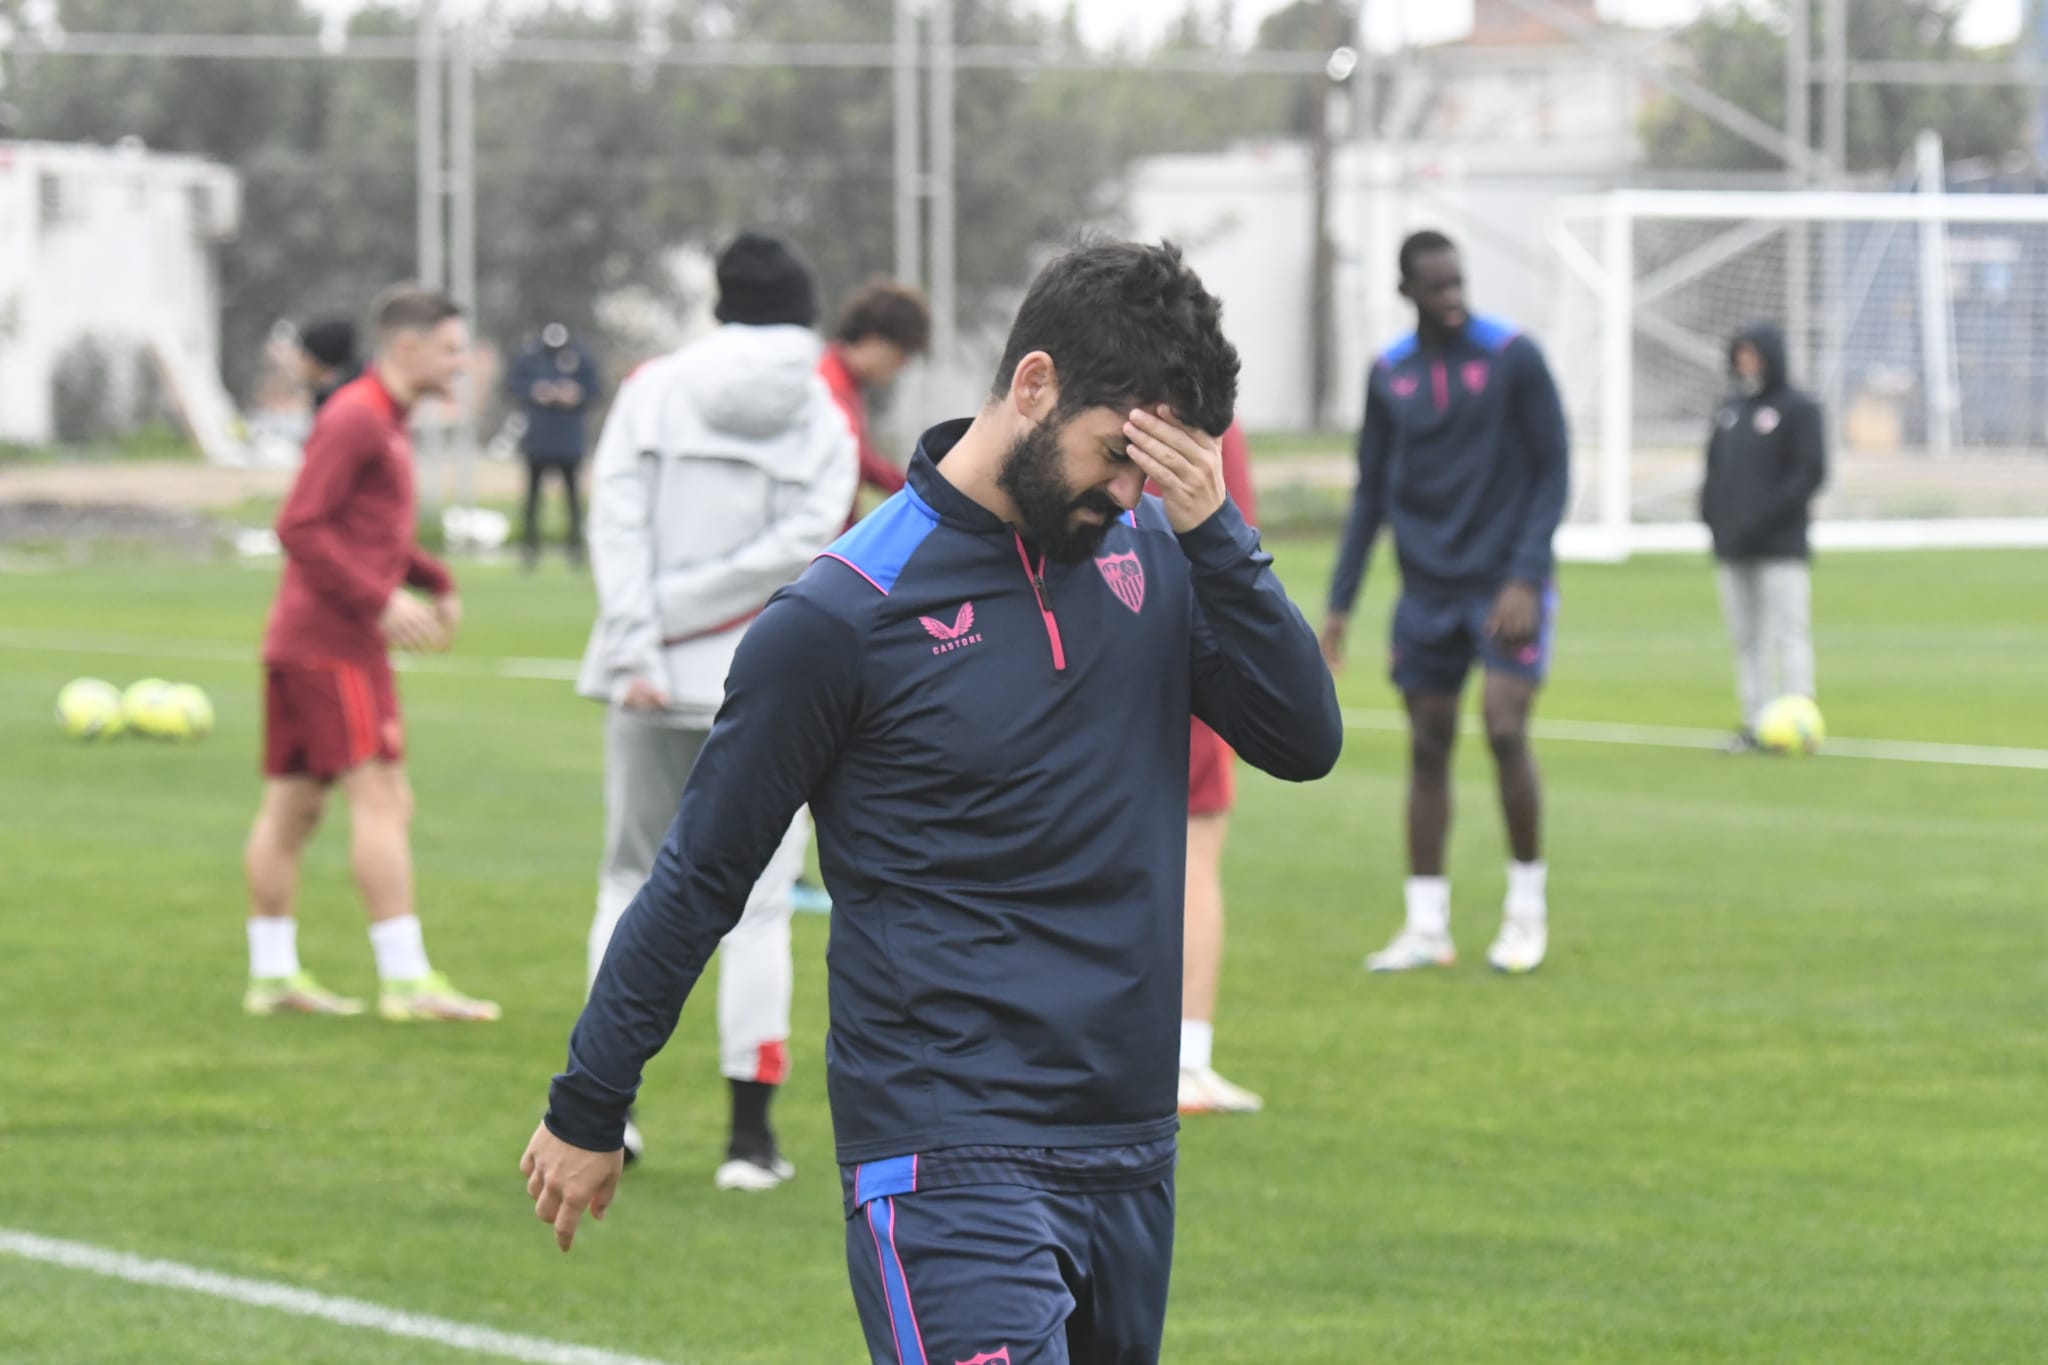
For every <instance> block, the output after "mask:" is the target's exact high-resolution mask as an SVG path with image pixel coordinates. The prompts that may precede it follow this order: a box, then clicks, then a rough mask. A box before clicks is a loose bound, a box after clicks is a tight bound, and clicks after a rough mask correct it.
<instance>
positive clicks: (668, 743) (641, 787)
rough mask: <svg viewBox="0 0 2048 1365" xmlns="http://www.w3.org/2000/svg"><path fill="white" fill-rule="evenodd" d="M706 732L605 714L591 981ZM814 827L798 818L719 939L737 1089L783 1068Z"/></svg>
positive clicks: (670, 818) (723, 1035) (650, 866)
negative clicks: (793, 943)
mask: <svg viewBox="0 0 2048 1365" xmlns="http://www.w3.org/2000/svg"><path fill="white" fill-rule="evenodd" d="M707 733H708V732H707V731H704V730H686V729H678V728H676V727H675V726H674V725H672V724H665V723H663V722H662V721H661V720H658V719H649V718H648V717H646V716H642V715H636V714H634V713H633V712H631V711H627V710H624V709H623V708H621V707H617V706H614V707H612V708H611V710H610V711H608V712H607V713H606V714H605V722H604V861H603V862H602V863H601V864H600V865H599V867H598V871H597V917H596V918H595V919H594V920H592V921H591V925H590V979H591V980H592V981H595V980H596V979H597V969H598V967H599V966H600V965H601V964H602V963H603V962H604V954H605V949H606V948H608V947H609V946H611V941H612V930H614V929H615V928H617V927H618V923H619V918H620V916H622V915H624V914H625V913H626V909H627V907H628V906H630V905H631V904H632V903H633V897H635V896H637V895H638V894H640V888H641V887H642V886H644V885H645V884H646V882H647V878H648V876H649V874H651V873H652V872H653V871H654V858H655V855H656V854H657V853H658V852H660V850H661V843H662V840H663V839H665V838H667V837H668V829H669V826H670V825H671V824H673V823H674V822H675V818H676V807H677V806H678V804H680V803H681V801H682V797H683V784H684V783H685V782H687V781H689V778H690V769H691V768H693V767H695V766H696V763H697V755H698V754H699V753H700V752H701V751H702V750H703V748H704V740H705V737H706V735H707ZM810 824H811V822H810V818H809V816H808V815H806V814H805V813H804V812H803V811H798V812H797V815H796V819H794V820H792V821H791V822H790V826H789V832H788V833H787V834H785V835H784V836H783V838H782V843H781V845H780V846H778V847H777V848H776V850H775V856H774V857H773V858H771V859H769V862H768V867H767V870H766V871H764V872H763V873H762V874H761V880H760V881H758V882H756V883H755V885H754V890H753V892H752V894H750V895H749V896H748V897H747V907H746V912H745V913H744V914H742V915H741V916H740V922H739V923H738V924H736V925H734V926H733V929H732V931H731V932H730V933H728V934H727V935H726V936H725V937H724V938H723V939H722V940H720V941H719V945H718V1058H719V1070H720V1071H722V1072H723V1073H724V1074H725V1075H726V1076H728V1077H730V1078H731V1079H733V1080H736V1081H780V1080H781V1079H782V1078H783V1073H784V1072H785V1071H786V1069H787V1066H788V1061H787V1057H788V1049H787V1046H786V1044H787V1043H788V1041H789V996H790V990H791V983H790V962H789V917H790V913H791V905H790V894H791V892H792V890H793V889H794V888H795V886H796V879H797V876H798V875H799V874H800V873H801V872H802V871H803V868H804V844H805V842H806V841H807V840H808V839H809V838H810Z"/></svg>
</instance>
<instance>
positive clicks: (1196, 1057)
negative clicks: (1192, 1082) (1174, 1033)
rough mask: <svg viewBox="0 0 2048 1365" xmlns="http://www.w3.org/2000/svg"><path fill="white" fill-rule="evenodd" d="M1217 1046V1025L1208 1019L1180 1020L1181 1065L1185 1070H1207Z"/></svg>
mask: <svg viewBox="0 0 2048 1365" xmlns="http://www.w3.org/2000/svg"><path fill="white" fill-rule="evenodd" d="M1215 1047H1216V1026H1215V1025H1214V1024H1212V1023H1210V1022H1209V1021H1208V1020H1207V1019H1183V1020H1181V1021H1180V1065H1181V1070H1183V1071H1207V1070H1208V1069H1209V1059H1210V1058H1211V1057H1212V1056H1213V1055H1214V1052H1215Z"/></svg>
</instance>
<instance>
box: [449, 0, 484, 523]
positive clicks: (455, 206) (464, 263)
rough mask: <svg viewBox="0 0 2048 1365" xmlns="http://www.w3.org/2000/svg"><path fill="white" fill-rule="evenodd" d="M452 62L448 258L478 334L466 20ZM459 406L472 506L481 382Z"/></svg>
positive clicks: (459, 462)
mask: <svg viewBox="0 0 2048 1365" xmlns="http://www.w3.org/2000/svg"><path fill="white" fill-rule="evenodd" d="M450 36H451V38H452V39H453V42H452V45H451V47H450V51H449V60H448V182H449V183H448V259H449V279H448V286H449V292H451V293H452V294H454V295H455V299H456V302H458V303H460V304H461V305H462V306H463V307H464V308H466V309H468V310H469V318H470V327H471V332H472V335H473V336H474V335H481V333H482V329H483V318H482V316H481V314H480V310H479V307H478V300H477V280H476V33H475V28H474V21H473V20H464V21H463V22H462V23H461V24H459V25H458V26H456V28H455V29H454V30H453V32H452V33H451V35H450ZM453 402H454V406H455V438H456V439H455V505H456V506H458V507H468V506H471V505H472V504H473V503H474V501H475V494H476V454H477V450H476V447H477V425H478V424H477V383H476V376H475V374H474V373H471V374H470V375H468V376H467V377H465V378H464V379H463V381H462V384H461V386H460V388H458V389H457V391H456V393H455V396H454V399H453Z"/></svg>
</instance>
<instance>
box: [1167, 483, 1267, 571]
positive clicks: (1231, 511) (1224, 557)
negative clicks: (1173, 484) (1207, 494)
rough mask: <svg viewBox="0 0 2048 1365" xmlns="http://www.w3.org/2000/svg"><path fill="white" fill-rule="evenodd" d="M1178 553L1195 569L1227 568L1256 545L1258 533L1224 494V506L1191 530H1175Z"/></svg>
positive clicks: (1257, 546)
mask: <svg viewBox="0 0 2048 1365" xmlns="http://www.w3.org/2000/svg"><path fill="white" fill-rule="evenodd" d="M1176 534H1177V536H1178V538H1179V540H1180V548H1181V552H1182V553H1184V554H1185V555H1187V557H1188V562H1189V563H1190V564H1193V565H1194V566H1195V567H1196V568H1197V569H1227V568H1231V567H1234V566H1235V565H1237V564H1240V563H1242V562H1244V561H1245V560H1247V559H1249V558H1250V557H1251V555H1252V554H1253V553H1254V552H1255V551H1256V550H1257V549H1258V548H1259V534H1258V532H1256V531H1254V530H1252V528H1251V527H1250V526H1248V525H1246V524H1245V519H1244V514H1243V513H1241V512H1239V511H1238V510H1237V504H1236V503H1235V502H1233V501H1231V499H1230V498H1229V496H1228V495H1226V496H1225V497H1224V499H1223V505H1222V506H1221V507H1219V508H1217V509H1216V510H1215V511H1214V512H1213V513H1211V514H1210V516H1209V519H1208V520H1207V521H1205V522H1203V523H1202V524H1201V525H1200V526H1197V527H1196V528H1195V529H1194V530H1192V531H1183V532H1177V533H1176Z"/></svg>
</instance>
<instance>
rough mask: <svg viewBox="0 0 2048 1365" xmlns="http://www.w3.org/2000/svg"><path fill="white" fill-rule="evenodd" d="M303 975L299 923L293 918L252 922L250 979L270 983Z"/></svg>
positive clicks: (260, 918)
mask: <svg viewBox="0 0 2048 1365" xmlns="http://www.w3.org/2000/svg"><path fill="white" fill-rule="evenodd" d="M298 974H299V922H298V921H297V920H295V919H293V918H292V917H291V916H290V915H256V916H254V917H252V918H251V919H250V920H249V975H250V976H253V977H256V978H258V979H259V980H264V981H269V980H273V979H275V978H277V977H281V976H297V975H298Z"/></svg>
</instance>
